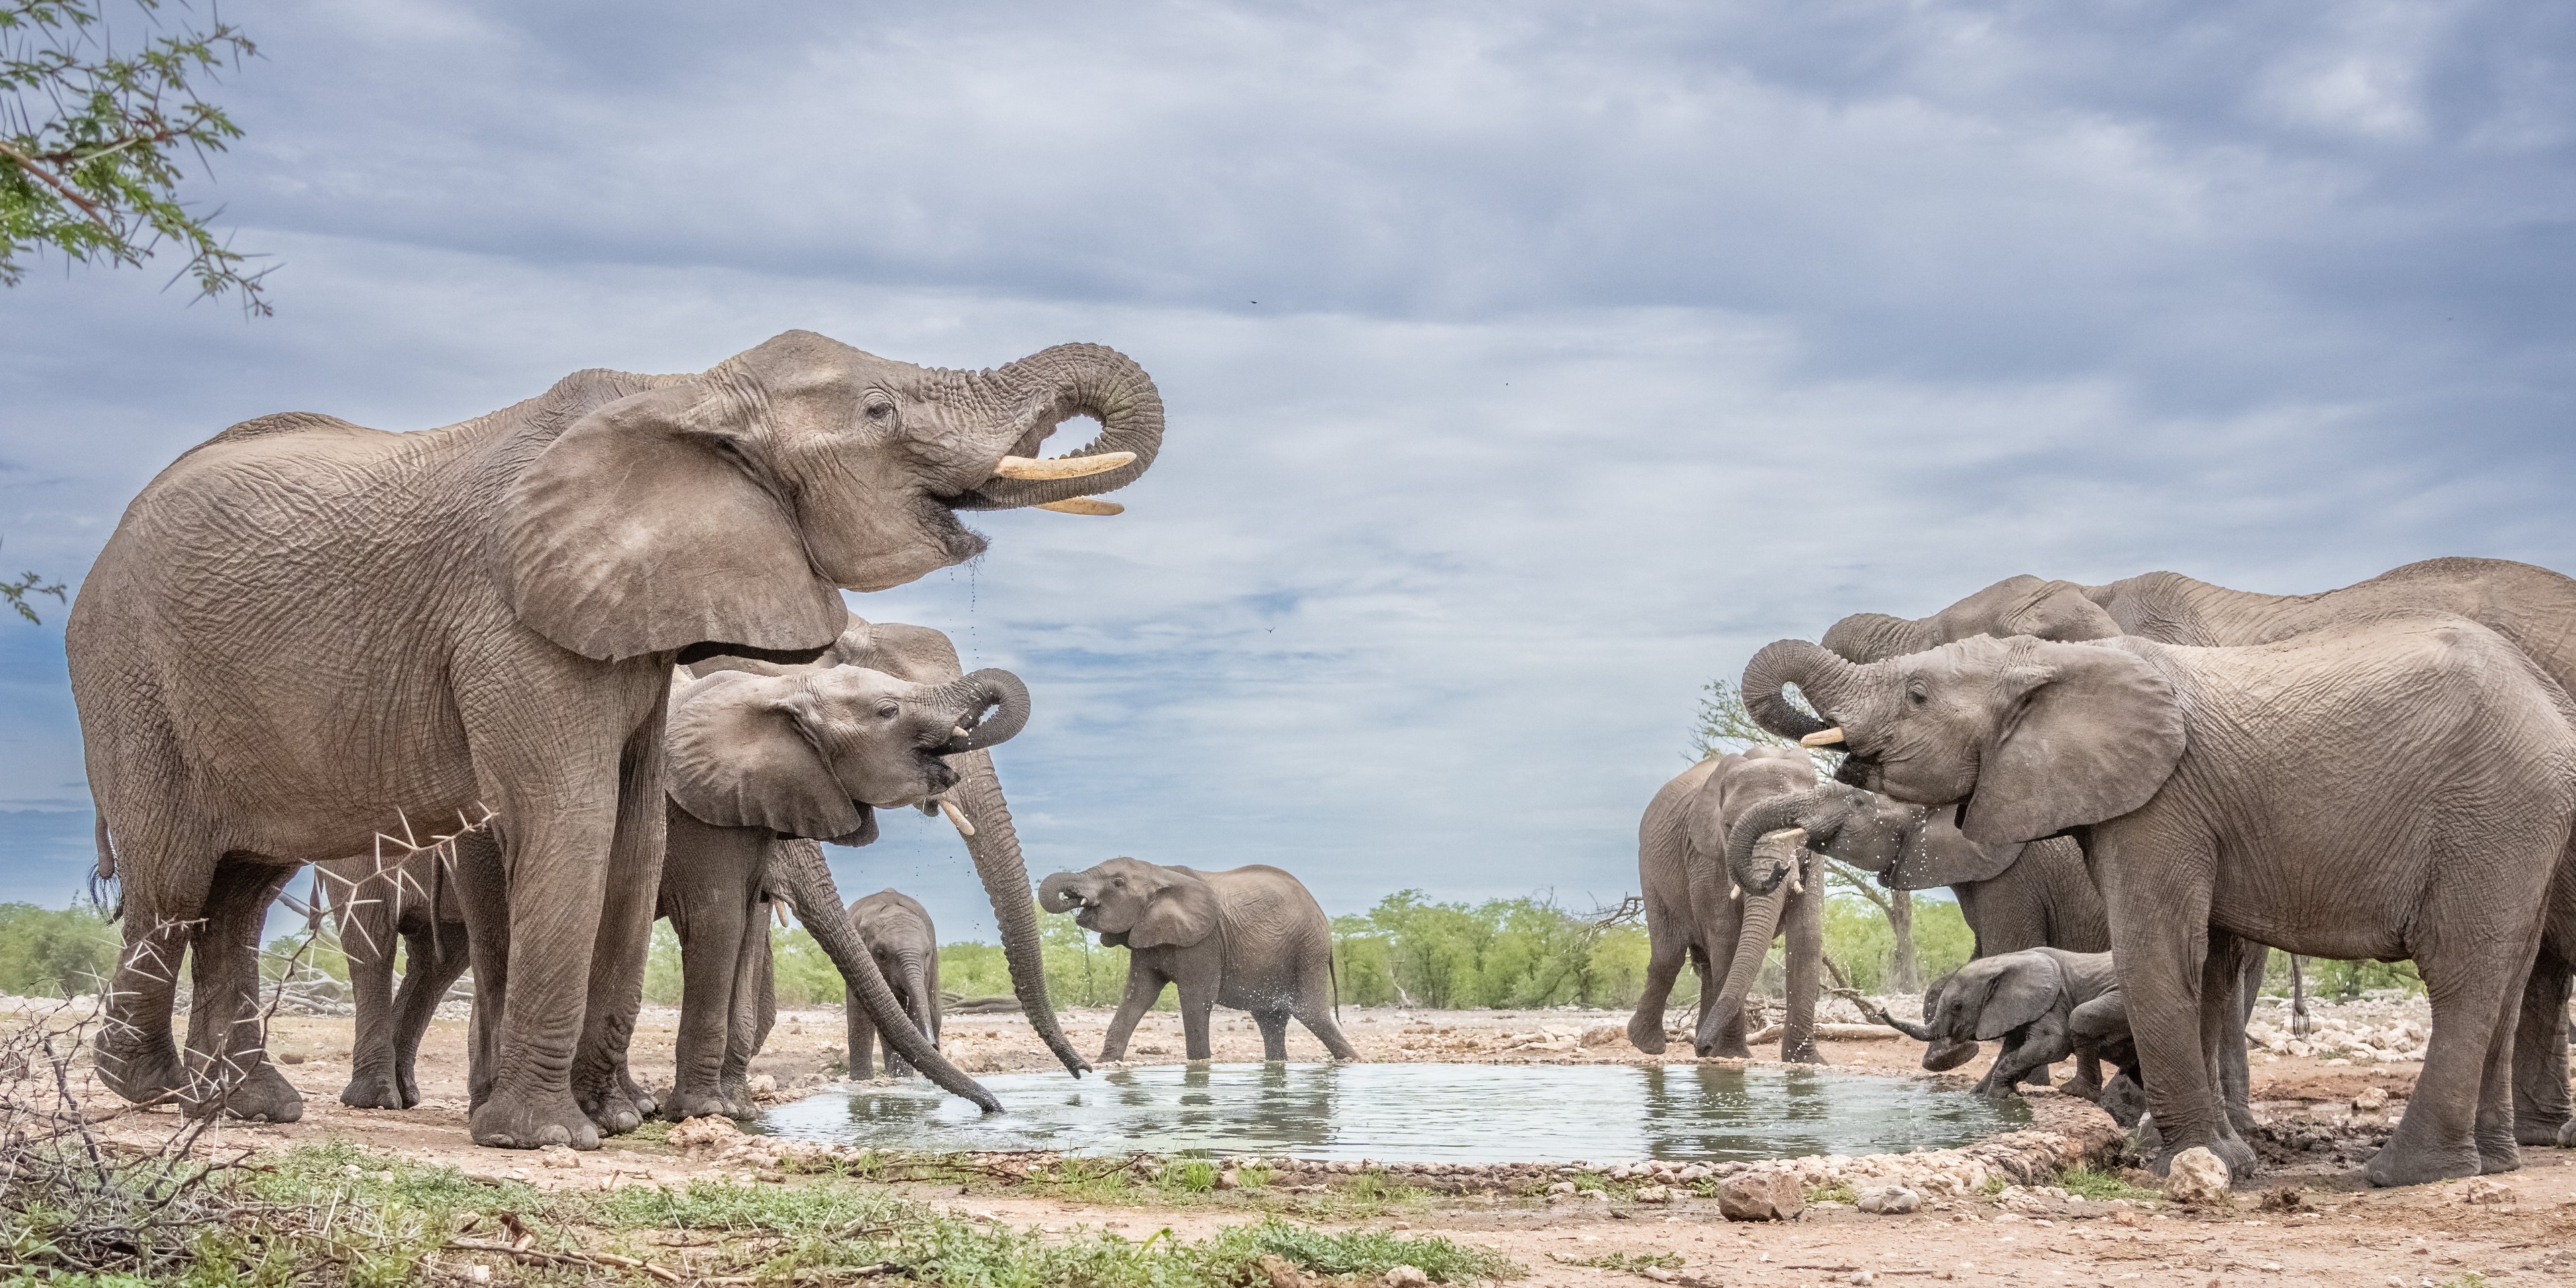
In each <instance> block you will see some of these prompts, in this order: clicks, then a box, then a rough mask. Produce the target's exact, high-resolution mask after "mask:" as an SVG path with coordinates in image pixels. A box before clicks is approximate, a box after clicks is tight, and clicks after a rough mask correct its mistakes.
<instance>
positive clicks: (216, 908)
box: [187, 855, 304, 1123]
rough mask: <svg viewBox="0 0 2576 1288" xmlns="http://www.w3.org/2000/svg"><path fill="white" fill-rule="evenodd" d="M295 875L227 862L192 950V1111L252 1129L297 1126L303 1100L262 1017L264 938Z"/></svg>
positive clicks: (243, 860)
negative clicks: (281, 1068) (271, 1046)
mask: <svg viewBox="0 0 2576 1288" xmlns="http://www.w3.org/2000/svg"><path fill="white" fill-rule="evenodd" d="M295 872H296V869H295V868H294V867H293V866H290V865H286V864H277V863H267V862H262V861H258V860H255V859H251V858H249V857H248V856H233V855H227V856H225V859H224V861H223V862H222V863H220V864H218V865H216V868H215V880H214V884H213V886H212V887H210V888H209V889H208V891H207V896H206V916H205V922H204V924H203V925H202V926H200V927H199V928H198V930H197V934H196V942H195V944H194V945H192V950H193V951H192V952H191V953H190V963H191V967H192V974H193V982H194V996H193V997H192V998H191V1004H190V1007H189V1015H188V1049H187V1060H188V1068H189V1079H188V1085H189V1091H190V1097H191V1101H192V1103H191V1104H190V1106H189V1111H190V1112H191V1113H192V1114H195V1115H197V1116H201V1117H212V1116H213V1115H214V1114H216V1113H217V1112H225V1113H230V1114H231V1115H233V1116H234V1117H236V1118H245V1119H249V1120H251V1121H253V1122H273V1123H291V1122H294V1121H296V1120H297V1119H299V1118H302V1117H303V1116H304V1097H303V1096H301V1095H299V1094H297V1092H296V1090H295V1088H294V1087H293V1086H292V1085H289V1084H288V1082H287V1081H286V1075H284V1074H282V1073H279V1072H278V1071H277V1066H275V1065H273V1064H270V1063H269V1060H268V1032H267V1026H266V1024H265V1022H264V1020H263V1018H262V1016H261V1015H260V1005H259V1002H260V998H259V932H260V929H261V927H262V926H263V924H264V923H265V922H266V921H267V919H268V905H269V901H270V900H272V899H274V898H276V897H277V892H278V891H280V890H283V889H285V888H286V882H287V879H288V878H290V877H292V876H294V875H295Z"/></svg>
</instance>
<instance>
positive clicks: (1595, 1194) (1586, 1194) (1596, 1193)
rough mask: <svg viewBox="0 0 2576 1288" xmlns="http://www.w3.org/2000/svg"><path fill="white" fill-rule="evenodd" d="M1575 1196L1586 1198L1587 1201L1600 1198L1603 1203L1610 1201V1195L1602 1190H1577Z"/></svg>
mask: <svg viewBox="0 0 2576 1288" xmlns="http://www.w3.org/2000/svg"><path fill="white" fill-rule="evenodd" d="M1574 1197H1576V1198H1578V1199H1584V1200H1586V1201H1592V1200H1598V1201H1599V1202H1603V1203H1607V1202H1609V1201H1610V1196H1609V1195H1608V1194H1606V1193H1604V1192H1602V1191H1600V1190H1576V1191H1575V1192H1574Z"/></svg>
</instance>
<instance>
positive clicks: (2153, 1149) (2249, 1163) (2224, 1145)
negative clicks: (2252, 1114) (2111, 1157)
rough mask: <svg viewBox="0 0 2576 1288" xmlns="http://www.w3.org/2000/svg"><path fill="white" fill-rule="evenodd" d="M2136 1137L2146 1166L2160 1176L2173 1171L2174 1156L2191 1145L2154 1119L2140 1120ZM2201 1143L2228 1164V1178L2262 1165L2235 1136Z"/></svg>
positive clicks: (2242, 1175) (2240, 1177)
mask: <svg viewBox="0 0 2576 1288" xmlns="http://www.w3.org/2000/svg"><path fill="white" fill-rule="evenodd" d="M2135 1139H2137V1140H2138V1141H2140V1142H2141V1144H2143V1145H2144V1146H2145V1148H2144V1149H2143V1150H2142V1151H2141V1152H2142V1153H2144V1154H2145V1155H2146V1157H2147V1160H2148V1162H2147V1170H2148V1171H2150V1172H2153V1173H2155V1174H2156V1175H2158V1176H2163V1175H2165V1174H2167V1173H2169V1172H2171V1171H2172V1170H2173V1161H2174V1156H2175V1155H2177V1154H2180V1153H2182V1152H2183V1151H2184V1150H2186V1149H2189V1148H2191V1146H2190V1145H2188V1144H2178V1143H2174V1142H2172V1141H2169V1140H2168V1139H2166V1137H2165V1135H2164V1133H2163V1132H2162V1131H2160V1130H2158V1129H2157V1128H2156V1126H2155V1124H2154V1123H2152V1122H2142V1123H2140V1124H2139V1126H2138V1134H2137V1136H2136V1137H2135ZM2200 1145H2201V1147H2202V1148H2204V1149H2207V1150H2208V1151H2209V1152H2210V1153H2212V1154H2215V1155H2217V1156H2218V1161H2219V1162H2221V1163H2225V1164H2226V1165H2227V1178H2228V1179H2229V1180H2231V1181H2241V1180H2244V1179H2245V1178H2247V1177H2249V1176H2252V1175H2253V1174H2254V1173H2255V1172H2256V1171H2258V1170H2260V1169H2261V1167H2262V1163H2261V1160H2259V1159H2257V1158H2255V1156H2254V1150H2253V1149H2252V1147H2250V1146H2248V1145H2247V1144H2246V1143H2245V1142H2244V1141H2241V1140H2238V1139H2236V1138H2235V1137H2233V1136H2221V1137H2219V1138H2217V1139H2215V1140H2207V1141H2202V1142H2200Z"/></svg>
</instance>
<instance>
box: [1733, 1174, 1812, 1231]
mask: <svg viewBox="0 0 2576 1288" xmlns="http://www.w3.org/2000/svg"><path fill="white" fill-rule="evenodd" d="M1806 1208H1807V1191H1806V1187H1805V1186H1803V1185H1800V1184H1799V1183H1798V1178H1797V1177H1795V1176H1791V1175H1790V1174H1788V1173H1786V1172H1741V1173H1738V1174H1736V1175H1734V1176H1731V1177H1729V1178H1727V1181H1726V1183H1725V1184H1723V1185H1720V1186H1719V1187H1718V1189H1717V1210H1718V1212H1719V1214H1720V1215H1722V1216H1724V1217H1725V1218H1726V1219H1727V1220H1729V1221H1794V1220H1796V1219H1797V1217H1798V1214H1799V1213H1800V1212H1803V1211H1805V1210H1806Z"/></svg>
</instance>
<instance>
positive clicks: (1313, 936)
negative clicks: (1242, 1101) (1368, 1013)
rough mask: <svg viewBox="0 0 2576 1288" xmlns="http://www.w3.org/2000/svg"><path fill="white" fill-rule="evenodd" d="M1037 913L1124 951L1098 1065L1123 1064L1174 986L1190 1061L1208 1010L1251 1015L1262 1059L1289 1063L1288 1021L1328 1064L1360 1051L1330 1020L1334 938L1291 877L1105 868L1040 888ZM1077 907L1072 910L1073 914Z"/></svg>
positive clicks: (1132, 863)
mask: <svg viewBox="0 0 2576 1288" xmlns="http://www.w3.org/2000/svg"><path fill="white" fill-rule="evenodd" d="M1038 905H1039V906H1040V907H1043V908H1045V909H1046V910H1047V911H1049V912H1072V913H1073V914H1074V918H1073V922H1074V924H1075V925H1077V926H1080V927H1082V928H1083V929H1085V930H1089V931H1093V932H1095V933H1097V934H1098V935H1099V936H1100V942H1101V944H1102V945H1103V946H1105V947H1111V948H1117V947H1124V948H1126V949H1127V951H1128V957H1127V992H1126V995H1125V996H1124V997H1123V998H1121V999H1120V1000H1119V1003H1118V1014H1117V1015H1116V1016H1115V1017H1114V1018H1112V1019H1111V1020H1110V1021H1109V1035H1108V1037H1107V1038H1106V1040H1104V1041H1103V1042H1102V1043H1101V1046H1100V1058H1101V1059H1102V1060H1103V1061H1109V1060H1118V1059H1123V1058H1125V1056H1126V1054H1127V1039H1128V1037H1129V1035H1131V1034H1133V1033H1134V1032H1135V1031H1136V1021H1138V1020H1140V1019H1143V1018H1144V1015H1145V1011H1146V1009H1147V1008H1149V1007H1151V1006H1153V1004H1154V1001H1155V999H1157V998H1159V997H1161V996H1162V995H1163V986H1164V985H1165V984H1174V985H1178V986H1179V988H1180V994H1181V1030H1182V1035H1183V1036H1184V1037H1185V1038H1186V1039H1187V1044H1188V1053H1189V1058H1190V1059H1192V1060H1205V1059H1207V1058H1208V1010H1209V1008H1211V1007H1215V1006H1229V1007H1233V1008H1235V1009H1237V1010H1243V1011H1250V1012H1252V1022H1253V1023H1254V1024H1256V1025H1258V1026H1260V1029H1261V1058H1262V1059H1264V1060H1272V1061H1276V1060H1285V1059H1287V1058H1288V1019H1289V1017H1290V1016H1292V1015H1293V1016H1295V1017H1296V1018H1297V1021H1298V1023H1301V1024H1303V1025H1305V1026H1306V1029H1307V1031H1308V1032H1311V1033H1313V1034H1314V1035H1315V1036H1316V1037H1317V1038H1319V1039H1322V1041H1323V1043H1324V1048H1325V1049H1326V1050H1328V1051H1330V1052H1332V1053H1333V1058H1334V1059H1336V1060H1347V1061H1356V1060H1358V1059H1359V1058H1360V1055H1359V1052H1358V1051H1356V1050H1354V1049H1352V1047H1351V1043H1350V1039H1348V1038H1345V1037H1343V1036H1342V1027H1341V1025H1340V1024H1339V1023H1337V1022H1335V1020H1334V1018H1333V1010H1334V1007H1335V1005H1336V1002H1335V999H1334V988H1335V981H1334V978H1333V928H1332V923H1330V922H1328V921H1326V920H1325V919H1324V909H1323V907H1322V905H1320V904H1317V903H1316V902H1315V896H1314V895H1312V894H1309V893H1307V891H1306V887H1305V885H1304V884H1303V883H1301V882H1299V881H1298V880H1297V878H1295V877H1293V876H1290V875H1288V874H1287V873H1285V872H1282V871H1280V870H1279V869H1277V868H1274V867H1269V866H1267V865H1265V864H1259V863H1254V864H1249V865H1246V866H1244V867H1240V868H1232V869H1229V870H1227V871H1224V872H1200V871H1197V870H1195V869H1191V868H1184V867H1178V866H1167V865H1164V864H1160V863H1145V862H1141V861H1139V860H1136V859H1131V858H1125V857H1120V858H1115V859H1111V860H1109V861H1107V862H1105V863H1101V864H1098V865H1096V866H1093V867H1089V868H1085V869H1083V870H1082V871H1080V872H1058V873H1055V874H1053V875H1051V876H1049V877H1048V878H1047V879H1046V880H1044V881H1042V882H1040V883H1039V884H1038ZM1077 909H1078V910H1079V911H1077Z"/></svg>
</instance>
